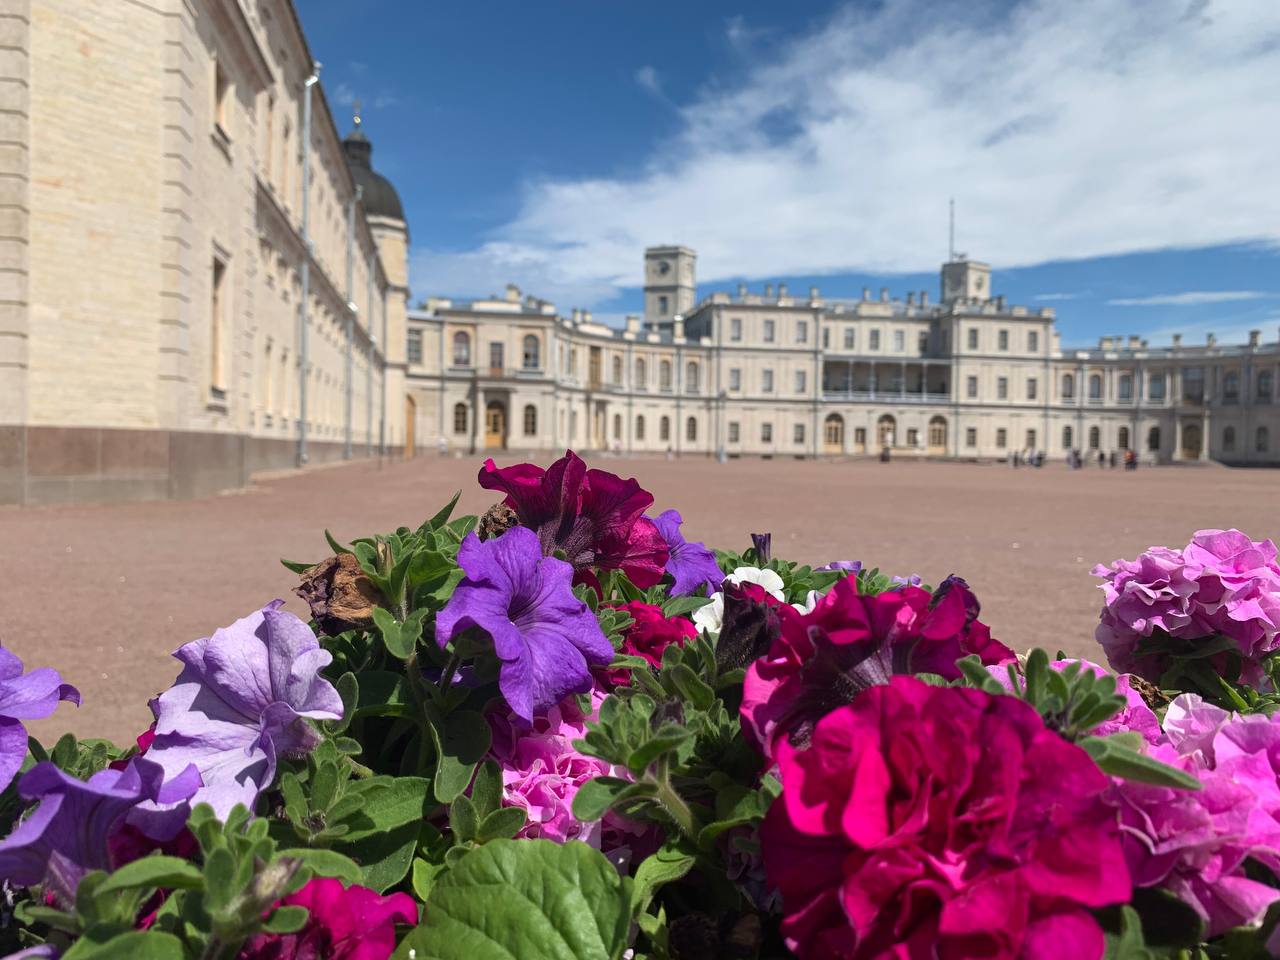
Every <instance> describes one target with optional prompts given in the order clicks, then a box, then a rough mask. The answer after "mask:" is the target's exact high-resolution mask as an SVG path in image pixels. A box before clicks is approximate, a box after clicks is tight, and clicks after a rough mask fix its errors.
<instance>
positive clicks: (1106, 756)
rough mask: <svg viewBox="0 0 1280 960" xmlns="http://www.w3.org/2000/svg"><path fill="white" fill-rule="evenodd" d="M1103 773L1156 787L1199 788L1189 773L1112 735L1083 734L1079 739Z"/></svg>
mask: <svg viewBox="0 0 1280 960" xmlns="http://www.w3.org/2000/svg"><path fill="white" fill-rule="evenodd" d="M1080 746H1082V747H1084V749H1085V751H1086V752H1087V753H1088V754H1089V756H1091V757H1093V760H1094V763H1096V764H1097V765H1098V767H1099V768H1100V769H1101V770H1102V772H1103V773H1107V774H1110V775H1111V776H1113V777H1121V778H1123V779H1125V780H1134V781H1136V782H1138V783H1150V784H1154V785H1155V786H1158V787H1180V788H1182V789H1183V790H1199V789H1200V781H1199V780H1197V779H1196V778H1195V777H1193V776H1191V774H1189V773H1184V772H1183V771H1181V770H1178V769H1176V768H1175V767H1171V766H1168V765H1167V764H1163V763H1161V762H1160V761H1159V760H1155V759H1153V758H1151V757H1149V756H1147V755H1146V754H1145V753H1139V752H1138V751H1137V750H1133V749H1130V748H1129V747H1126V746H1123V745H1122V744H1121V743H1118V742H1116V741H1115V739H1113V738H1111V737H1085V738H1084V739H1083V740H1081V741H1080Z"/></svg>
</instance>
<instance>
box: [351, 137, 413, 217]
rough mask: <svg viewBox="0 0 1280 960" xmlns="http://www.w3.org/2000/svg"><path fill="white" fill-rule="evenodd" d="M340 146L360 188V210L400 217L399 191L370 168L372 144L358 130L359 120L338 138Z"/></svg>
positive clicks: (401, 208)
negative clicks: (344, 134) (361, 204)
mask: <svg viewBox="0 0 1280 960" xmlns="http://www.w3.org/2000/svg"><path fill="white" fill-rule="evenodd" d="M342 149H343V151H344V152H345V153H346V155H347V167H348V169H350V170H351V176H352V178H353V179H354V180H355V182H356V186H358V187H360V189H361V199H362V202H363V203H364V210H365V213H367V214H368V215H369V216H371V217H389V218H390V219H392V220H400V221H403V220H404V207H403V206H401V205H400V195H399V194H398V193H396V188H395V187H393V186H392V185H391V181H390V180H388V179H387V178H386V177H384V176H383V175H382V174H380V173H378V172H376V171H375V170H374V169H373V164H372V163H371V162H370V158H371V156H372V154H373V144H372V143H370V142H369V138H368V137H366V136H365V135H364V133H362V132H361V130H360V121H359V120H357V121H356V127H355V129H354V130H352V131H351V132H350V133H349V134H347V138H346V139H345V140H343V141H342Z"/></svg>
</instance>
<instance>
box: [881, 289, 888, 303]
mask: <svg viewBox="0 0 1280 960" xmlns="http://www.w3.org/2000/svg"><path fill="white" fill-rule="evenodd" d="M880 302H881V303H888V302H889V288H888V287H881V288H880Z"/></svg>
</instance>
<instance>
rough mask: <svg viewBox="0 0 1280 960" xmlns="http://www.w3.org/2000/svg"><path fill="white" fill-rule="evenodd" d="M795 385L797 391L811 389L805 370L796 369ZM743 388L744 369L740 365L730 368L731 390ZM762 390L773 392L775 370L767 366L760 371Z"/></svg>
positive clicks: (762, 391) (804, 391)
mask: <svg viewBox="0 0 1280 960" xmlns="http://www.w3.org/2000/svg"><path fill="white" fill-rule="evenodd" d="M793 386H794V388H795V392H796V393H806V392H808V389H809V375H808V372H807V371H805V370H797V371H795V379H794V381H793ZM741 389H742V370H741V369H740V368H739V367H730V368H729V390H730V391H733V392H737V391H739V390H741ZM760 392H761V393H773V370H772V369H770V368H765V369H764V370H761V371H760Z"/></svg>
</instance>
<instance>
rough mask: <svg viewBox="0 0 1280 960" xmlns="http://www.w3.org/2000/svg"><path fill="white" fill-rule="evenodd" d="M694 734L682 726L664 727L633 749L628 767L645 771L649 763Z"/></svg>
mask: <svg viewBox="0 0 1280 960" xmlns="http://www.w3.org/2000/svg"><path fill="white" fill-rule="evenodd" d="M692 736H693V734H692V733H690V732H689V731H688V730H686V729H684V728H682V727H676V726H673V725H671V724H668V725H667V726H664V727H662V728H661V729H659V730H658V732H657V733H656V734H654V736H653V737H652V738H651V739H650V740H648V741H646V742H645V743H644V744H643V745H642V746H639V747H637V748H636V749H635V750H633V751H631V755H630V756H628V757H627V767H628V768H629V769H630V770H631V772H632V773H634V774H637V775H639V774H641V773H644V771H645V769H646V768H648V766H649V764H651V763H653V762H654V761H655V760H657V759H658V758H659V757H660V756H662V755H663V754H664V753H667V752H668V751H671V750H676V749H678V748H679V747H681V746H683V745H684V744H685V743H686V742H687V741H688V740H689V738H690V737H692Z"/></svg>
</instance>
